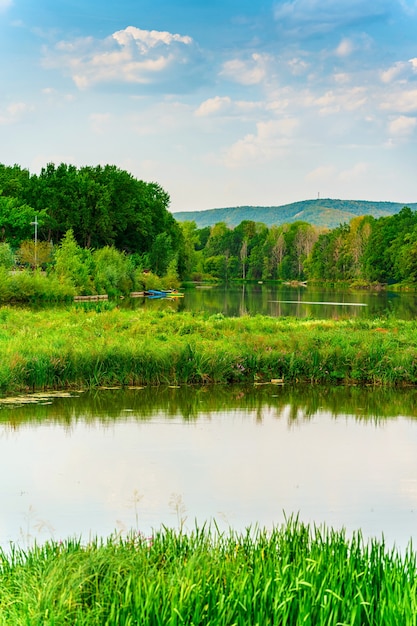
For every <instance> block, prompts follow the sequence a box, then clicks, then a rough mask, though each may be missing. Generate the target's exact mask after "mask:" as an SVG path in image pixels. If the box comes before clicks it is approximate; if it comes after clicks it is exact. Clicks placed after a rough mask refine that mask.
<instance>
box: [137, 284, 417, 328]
mask: <svg viewBox="0 0 417 626" xmlns="http://www.w3.org/2000/svg"><path fill="white" fill-rule="evenodd" d="M126 305H128V306H137V307H140V306H147V307H152V308H160V307H162V308H163V307H171V308H174V309H176V310H180V311H181V310H186V311H196V312H205V313H209V314H210V313H211V314H213V315H214V314H217V313H222V314H223V315H226V316H232V317H239V316H242V315H270V316H274V317H281V316H285V317H286V316H295V317H302V318H305V317H309V318H320V319H328V318H335V319H340V318H344V317H353V316H355V317H381V316H387V315H390V316H394V317H396V318H398V319H406V320H407V319H414V318H415V317H416V316H417V294H416V293H406V292H403V293H395V292H392V291H367V290H361V291H351V290H335V289H327V290H324V289H317V288H314V287H289V286H286V285H277V284H261V285H260V284H245V285H217V286H212V287H209V286H205V287H203V286H200V287H197V288H195V289H187V290H185V296H184V298H181V299H178V300H168V299H162V300H149V299H146V298H143V299H139V300H127V301H126Z"/></svg>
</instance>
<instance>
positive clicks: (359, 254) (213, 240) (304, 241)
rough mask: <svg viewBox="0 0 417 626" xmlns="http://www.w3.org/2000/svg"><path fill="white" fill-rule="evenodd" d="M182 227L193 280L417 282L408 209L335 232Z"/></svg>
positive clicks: (416, 237) (301, 225)
mask: <svg viewBox="0 0 417 626" xmlns="http://www.w3.org/2000/svg"><path fill="white" fill-rule="evenodd" d="M181 227H182V230H183V235H184V248H185V251H186V253H185V259H186V272H187V275H188V277H189V278H194V279H199V278H207V277H215V278H217V279H221V280H232V279H250V280H286V281H288V280H298V281H302V280H307V279H309V280H317V281H332V282H334V281H344V282H355V281H356V282H359V283H360V282H365V283H414V282H416V281H417V212H413V211H412V210H411V209H410V208H408V207H404V208H403V209H402V210H401V211H400V212H399V213H397V214H395V215H392V216H388V217H380V218H378V219H376V218H374V217H372V216H370V215H367V216H361V217H355V218H353V219H352V220H351V221H350V222H349V223H348V224H342V225H340V226H339V227H337V228H335V229H333V230H329V229H323V228H319V227H317V226H313V225H311V224H308V223H306V222H293V223H291V224H283V225H281V226H272V227H270V228H268V227H267V226H265V225H264V224H261V223H257V222H252V221H249V220H248V221H244V222H242V223H241V224H240V225H239V226H237V227H236V228H234V229H229V228H228V227H227V226H226V224H225V223H223V222H221V223H218V224H216V225H215V226H212V227H206V228H202V229H197V228H196V225H195V223H194V222H183V223H182V224H181Z"/></svg>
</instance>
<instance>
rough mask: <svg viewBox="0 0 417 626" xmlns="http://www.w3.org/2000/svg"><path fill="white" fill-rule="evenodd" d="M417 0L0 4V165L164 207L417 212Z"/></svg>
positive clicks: (8, 0) (2, 0) (20, 0)
mask: <svg viewBox="0 0 417 626" xmlns="http://www.w3.org/2000/svg"><path fill="white" fill-rule="evenodd" d="M416 33H417V0H372V2H370V1H369V0H276V1H273V0H239V1H238V0H118V1H117V2H102V1H101V2H98V1H97V0H58V2H57V1H56V0H55V1H52V0H36V2H35V1H34V0H0V54H1V60H2V62H1V65H0V163H4V164H8V165H9V164H10V165H12V164H14V163H17V164H19V165H21V166H22V167H26V168H28V169H29V170H30V171H31V172H32V173H38V172H39V171H40V169H41V168H42V167H43V166H45V165H46V164H47V163H48V162H54V163H55V164H59V163H61V162H65V163H73V164H74V165H76V166H78V167H80V166H82V165H97V164H99V163H100V164H106V163H110V164H115V165H117V166H118V167H120V168H121V169H126V170H128V171H129V172H131V173H132V174H133V175H134V176H135V177H136V178H140V179H143V180H145V181H149V182H150V181H156V182H158V183H159V184H160V185H162V187H163V188H164V189H165V190H166V191H167V192H168V193H169V194H170V196H171V207H170V208H171V210H172V211H174V212H175V211H184V210H202V209H211V208H216V207H225V206H236V205H246V204H253V205H280V204H285V203H289V202H293V201H298V200H306V199H310V198H317V197H318V195H319V194H320V197H322V198H324V197H326V198H327V197H331V198H344V199H362V200H391V201H396V202H403V203H407V202H416V201H417V175H416V173H415V165H416V156H417V143H416V140H417V38H416Z"/></svg>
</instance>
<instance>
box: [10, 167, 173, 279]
mask: <svg viewBox="0 0 417 626" xmlns="http://www.w3.org/2000/svg"><path fill="white" fill-rule="evenodd" d="M169 202H170V198H169V195H168V194H167V193H166V192H165V191H164V190H163V189H162V188H161V187H160V186H159V185H158V184H157V183H146V182H144V181H142V180H137V179H136V178H134V177H133V176H132V175H131V174H129V173H128V172H126V171H124V170H120V169H119V168H117V167H116V166H114V165H105V166H100V165H99V166H96V167H89V166H86V167H81V168H76V167H75V166H73V165H67V164H65V163H61V164H60V165H59V166H58V167H56V166H55V165H54V164H53V163H49V164H48V165H47V166H46V167H45V168H43V169H42V170H41V173H40V174H39V175H36V174H33V175H31V174H30V173H29V171H28V170H26V169H22V168H21V167H19V166H18V165H14V166H12V167H10V166H6V165H2V164H0V241H2V242H3V243H8V244H9V245H10V247H11V249H12V250H13V251H16V250H18V248H19V247H20V246H21V244H22V242H24V241H28V240H32V239H33V238H34V224H33V223H34V221H35V216H36V220H37V223H38V239H39V241H44V242H47V243H48V244H51V245H57V244H59V243H60V242H61V240H62V238H63V237H64V235H65V234H66V233H67V232H68V231H69V230H71V231H72V233H73V236H74V239H75V241H76V243H77V244H78V245H79V246H80V247H81V248H84V249H90V250H97V249H100V248H103V247H105V246H109V247H114V248H115V249H117V250H119V251H122V252H124V253H126V254H128V255H134V262H135V264H136V266H137V267H139V266H142V267H143V268H146V269H150V270H153V271H155V272H156V273H157V274H160V275H163V274H165V273H166V271H167V269H168V266H169V264H170V263H171V262H175V263H178V259H179V253H180V248H181V240H182V235H181V230H180V228H179V225H178V223H177V222H176V220H175V219H174V217H173V215H172V214H171V213H170V212H169V210H168V206H169Z"/></svg>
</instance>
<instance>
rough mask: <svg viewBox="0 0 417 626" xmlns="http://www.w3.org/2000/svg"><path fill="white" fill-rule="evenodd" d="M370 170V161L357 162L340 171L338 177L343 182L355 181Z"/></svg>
mask: <svg viewBox="0 0 417 626" xmlns="http://www.w3.org/2000/svg"><path fill="white" fill-rule="evenodd" d="M368 171H369V165H368V163H356V165H354V166H353V167H351V168H350V169H347V170H343V171H341V172H340V173H339V175H338V179H339V180H340V181H343V182H345V183H346V182H347V183H349V182H353V181H357V180H358V179H361V178H363V177H364V176H366V174H367V173H368Z"/></svg>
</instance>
